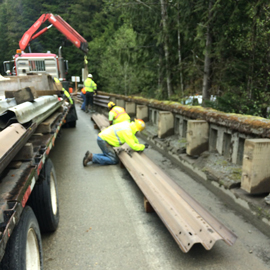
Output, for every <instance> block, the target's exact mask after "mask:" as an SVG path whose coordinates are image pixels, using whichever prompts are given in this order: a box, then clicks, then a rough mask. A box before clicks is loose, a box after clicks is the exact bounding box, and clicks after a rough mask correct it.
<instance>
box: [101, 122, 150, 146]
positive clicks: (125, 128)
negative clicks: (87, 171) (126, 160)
mask: <svg viewBox="0 0 270 270" xmlns="http://www.w3.org/2000/svg"><path fill="white" fill-rule="evenodd" d="M137 131H138V129H137V127H136V124H135V122H131V123H129V122H127V121H124V122H122V123H118V124H115V125H112V126H109V127H108V128H106V129H104V130H103V131H101V132H100V133H99V137H100V138H101V139H103V140H104V141H106V142H107V143H108V144H110V145H112V146H114V147H117V146H120V145H122V144H124V143H127V144H128V145H129V146H130V148H131V149H133V150H134V151H143V150H144V148H145V146H144V144H140V143H139V141H138V139H137V138H136V136H135V133H136V132H137Z"/></svg>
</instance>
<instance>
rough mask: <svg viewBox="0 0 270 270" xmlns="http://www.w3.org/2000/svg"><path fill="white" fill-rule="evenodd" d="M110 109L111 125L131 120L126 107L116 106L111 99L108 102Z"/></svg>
mask: <svg viewBox="0 0 270 270" xmlns="http://www.w3.org/2000/svg"><path fill="white" fill-rule="evenodd" d="M108 109H109V122H110V125H111V124H117V123H121V122H123V121H128V122H130V117H129V115H128V114H127V113H126V111H125V109H124V108H122V107H120V106H116V105H115V103H114V102H112V101H110V102H109V103H108Z"/></svg>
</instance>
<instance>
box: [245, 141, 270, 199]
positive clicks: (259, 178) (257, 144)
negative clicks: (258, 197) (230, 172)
mask: <svg viewBox="0 0 270 270" xmlns="http://www.w3.org/2000/svg"><path fill="white" fill-rule="evenodd" d="M269 160H270V139H246V140H245V145H244V156H243V166H242V178H241V188H242V189H243V190H245V191H247V192H248V193H250V194H260V193H269V192H270V166H269Z"/></svg>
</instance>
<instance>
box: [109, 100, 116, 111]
mask: <svg viewBox="0 0 270 270" xmlns="http://www.w3.org/2000/svg"><path fill="white" fill-rule="evenodd" d="M114 106H115V103H114V102H112V101H110V102H109V103H108V109H109V110H110V109H111V108H112V107H114Z"/></svg>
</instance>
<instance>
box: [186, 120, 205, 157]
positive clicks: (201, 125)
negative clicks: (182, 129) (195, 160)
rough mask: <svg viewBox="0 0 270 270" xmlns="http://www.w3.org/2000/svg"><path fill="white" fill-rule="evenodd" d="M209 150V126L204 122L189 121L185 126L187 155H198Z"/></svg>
mask: <svg viewBox="0 0 270 270" xmlns="http://www.w3.org/2000/svg"><path fill="white" fill-rule="evenodd" d="M208 148H209V124H208V123H207V122H206V121H204V120H189V121H188V124H187V150H186V151H187V154H188V155H190V156H196V155H200V154H201V153H202V152H204V151H207V150H208Z"/></svg>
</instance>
